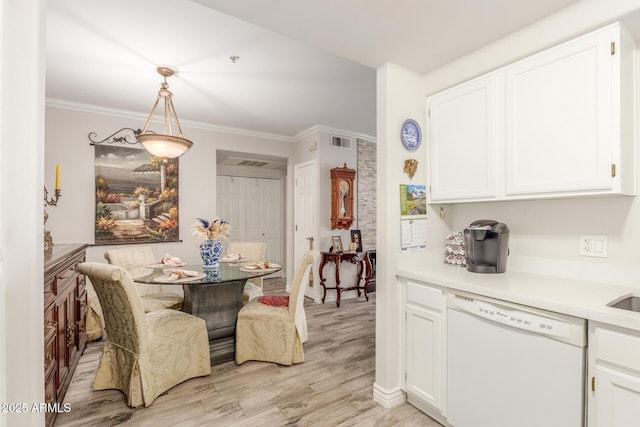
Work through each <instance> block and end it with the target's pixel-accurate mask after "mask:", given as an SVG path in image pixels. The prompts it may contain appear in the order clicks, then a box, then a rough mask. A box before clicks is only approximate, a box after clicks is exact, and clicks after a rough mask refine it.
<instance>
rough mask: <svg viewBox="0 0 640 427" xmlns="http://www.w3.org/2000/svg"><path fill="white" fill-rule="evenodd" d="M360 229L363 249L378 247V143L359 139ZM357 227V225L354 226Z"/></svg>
mask: <svg viewBox="0 0 640 427" xmlns="http://www.w3.org/2000/svg"><path fill="white" fill-rule="evenodd" d="M357 146H358V168H357V171H356V180H357V182H358V208H357V209H358V217H357V219H358V229H359V230H360V234H361V235H362V249H363V250H365V251H367V250H374V249H376V230H377V225H376V205H377V191H376V190H377V188H376V172H377V167H376V144H375V143H374V142H370V141H365V140H364V139H358V141H357ZM354 228H355V227H354Z"/></svg>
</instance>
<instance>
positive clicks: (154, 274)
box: [131, 262, 280, 365]
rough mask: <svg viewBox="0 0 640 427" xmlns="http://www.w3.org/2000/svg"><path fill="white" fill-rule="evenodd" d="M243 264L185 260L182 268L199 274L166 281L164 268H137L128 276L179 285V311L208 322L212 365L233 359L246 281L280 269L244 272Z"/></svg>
mask: <svg viewBox="0 0 640 427" xmlns="http://www.w3.org/2000/svg"><path fill="white" fill-rule="evenodd" d="M249 264H250V263H249ZM244 265H246V263H244ZM242 266H243V264H236V263H229V264H223V263H220V265H219V267H217V268H214V269H210V268H203V266H202V263H201V262H199V263H188V264H187V265H185V266H184V267H181V269H184V270H190V271H193V272H197V273H198V276H195V277H185V278H181V279H178V280H169V279H168V276H167V275H166V274H165V270H167V269H166V268H151V267H143V268H138V269H134V270H133V271H132V272H131V276H132V277H133V280H134V281H135V282H137V283H145V284H149V285H175V286H182V289H183V291H184V302H183V304H182V311H184V312H186V313H190V314H193V315H194V316H198V317H200V318H202V319H204V320H205V322H206V323H207V332H208V334H209V352H210V354H211V364H212V365H214V364H218V363H222V362H227V361H229V360H234V359H235V338H236V337H235V333H236V320H237V318H238V312H239V311H240V309H241V308H242V292H243V290H244V286H245V284H246V282H247V280H249V279H251V278H254V277H262V276H266V275H269V274H273V273H275V272H277V271H279V270H280V268H269V269H264V270H263V269H258V270H254V271H243V269H242ZM174 268H175V267H174Z"/></svg>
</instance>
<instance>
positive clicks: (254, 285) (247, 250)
mask: <svg viewBox="0 0 640 427" xmlns="http://www.w3.org/2000/svg"><path fill="white" fill-rule="evenodd" d="M227 252H228V253H230V254H242V255H244V257H246V258H248V259H250V260H252V261H264V257H265V254H266V252H267V244H266V243H265V242H229V246H228V250H227ZM262 285H263V282H262V277H257V278H253V279H250V280H248V281H247V283H246V284H245V285H244V291H243V292H242V303H243V304H246V303H248V302H249V301H251V300H252V299H254V298H257V297H259V296H261V295H262Z"/></svg>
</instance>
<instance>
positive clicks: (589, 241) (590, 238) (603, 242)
mask: <svg viewBox="0 0 640 427" xmlns="http://www.w3.org/2000/svg"><path fill="white" fill-rule="evenodd" d="M578 253H579V254H580V255H582V256H592V257H598V258H606V257H607V256H608V255H607V236H596V235H592V234H584V235H581V236H580V247H579V252H578Z"/></svg>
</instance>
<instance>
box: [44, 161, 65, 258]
mask: <svg viewBox="0 0 640 427" xmlns="http://www.w3.org/2000/svg"><path fill="white" fill-rule="evenodd" d="M61 195H62V193H61V192H60V163H58V164H57V165H56V186H55V193H54V195H53V197H52V198H49V192H48V191H47V187H46V186H45V187H44V225H45V227H46V225H47V219H49V214H48V213H47V205H49V206H58V199H60V196H61ZM44 250H45V251H46V252H51V251H52V250H53V238H52V237H51V232H50V231H47V229H46V228H45V230H44Z"/></svg>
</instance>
